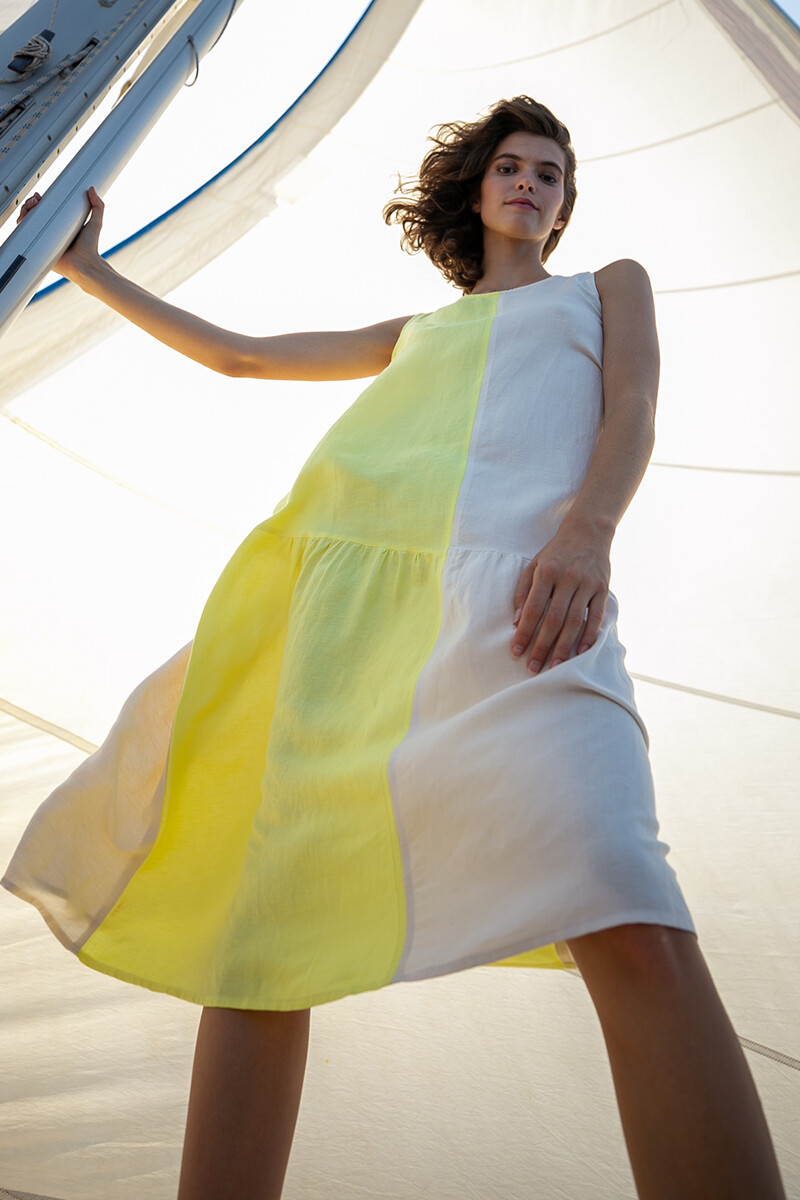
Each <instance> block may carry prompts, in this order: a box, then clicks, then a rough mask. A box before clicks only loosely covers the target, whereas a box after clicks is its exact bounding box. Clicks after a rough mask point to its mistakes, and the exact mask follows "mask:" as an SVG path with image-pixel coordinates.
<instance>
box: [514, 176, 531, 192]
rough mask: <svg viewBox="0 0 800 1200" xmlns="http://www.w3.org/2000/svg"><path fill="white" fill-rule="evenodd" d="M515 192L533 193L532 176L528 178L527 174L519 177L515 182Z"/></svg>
mask: <svg viewBox="0 0 800 1200" xmlns="http://www.w3.org/2000/svg"><path fill="white" fill-rule="evenodd" d="M517 191H520V192H532V191H535V188H534V186H533V176H530V178H529V177H528V175H527V174H522V175H520V177H519V179H518V180H517Z"/></svg>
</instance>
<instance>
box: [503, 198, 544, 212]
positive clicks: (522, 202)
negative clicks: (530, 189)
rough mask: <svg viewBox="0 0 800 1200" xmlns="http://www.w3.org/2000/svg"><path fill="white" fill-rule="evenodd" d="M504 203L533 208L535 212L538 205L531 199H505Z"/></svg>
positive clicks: (537, 209)
mask: <svg viewBox="0 0 800 1200" xmlns="http://www.w3.org/2000/svg"><path fill="white" fill-rule="evenodd" d="M506 204H516V205H517V207H518V208H534V209H536V211H537V212H538V211H539V207H538V205H536V204H534V203H533V201H532V200H522V199H519V200H506Z"/></svg>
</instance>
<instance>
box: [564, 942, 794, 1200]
mask: <svg viewBox="0 0 800 1200" xmlns="http://www.w3.org/2000/svg"><path fill="white" fill-rule="evenodd" d="M569 946H570V950H571V951H572V955H573V957H574V959H575V962H576V963H577V964H578V967H579V969H580V971H581V974H582V975H583V978H584V980H585V982H586V985H587V987H588V989H589V993H590V995H591V997H592V1000H593V1001H594V1004H595V1007H596V1009H597V1015H598V1017H599V1018H600V1024H601V1026H602V1030H603V1036H604V1037H605V1041H606V1046H607V1048H608V1054H609V1059H610V1062H611V1071H612V1074H613V1077H614V1086H615V1089H616V1093H617V1103H618V1105H619V1111H620V1116H621V1118H622V1126H623V1130H624V1133H625V1141H626V1143H627V1147H628V1153H629V1155H630V1159H631V1166H632V1169H633V1175H634V1179H635V1181H636V1187H637V1190H638V1193H639V1196H640V1200H754V1198H755V1197H758V1200H785V1193H784V1190H783V1186H782V1184H781V1179H780V1174H779V1171H778V1164H777V1162H776V1159H775V1153H774V1150H773V1148H772V1142H771V1140H770V1135H769V1131H768V1129H767V1124H766V1120H765V1118H764V1113H763V1110H762V1108H761V1102H760V1100H759V1098H758V1093H757V1092H756V1088H755V1084H754V1083H753V1078H752V1076H751V1074H750V1069H749V1067H748V1065H747V1062H746V1060H745V1057H744V1054H743V1052H742V1049H741V1047H740V1045H739V1043H738V1041H737V1039H736V1034H735V1033H734V1030H733V1027H732V1025H731V1023H730V1020H729V1018H728V1015H727V1013H726V1012H725V1009H724V1008H723V1006H722V1001H721V1000H720V998H719V995H718V994H717V990H716V988H715V987H714V983H713V980H712V979H711V975H710V973H709V971H708V967H707V966H706V962H705V959H704V958H703V955H702V954H701V952H700V949H699V947H698V944H697V940H696V939H695V937H694V935H693V934H691V933H687V932H686V931H685V930H678V929H668V928H665V927H663V926H660V925H621V926H618V927H617V928H614V929H604V930H602V931H601V932H599V933H592V934H588V935H587V936H586V937H581V938H575V939H573V940H572V941H571V942H570V943H569Z"/></svg>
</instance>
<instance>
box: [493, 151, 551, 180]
mask: <svg viewBox="0 0 800 1200" xmlns="http://www.w3.org/2000/svg"><path fill="white" fill-rule="evenodd" d="M499 158H513V159H514V161H515V162H522V161H523V160H522V155H520V154H496V155H495V157H494V158H493V159H492V162H493V163H496V162H497V160H498V159H499ZM536 165H537V166H539V167H555V169H556V170H557V171H559V172H560V173H561V174H562V175H563V174H564V168H563V167H562V166H560V165H559V163H557V162H550V161H549V160H547V159H544V160H542V159H537V160H536Z"/></svg>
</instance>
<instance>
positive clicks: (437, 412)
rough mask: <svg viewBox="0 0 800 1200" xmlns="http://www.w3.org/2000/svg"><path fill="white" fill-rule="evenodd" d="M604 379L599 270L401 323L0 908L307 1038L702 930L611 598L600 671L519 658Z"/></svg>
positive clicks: (49, 820)
mask: <svg viewBox="0 0 800 1200" xmlns="http://www.w3.org/2000/svg"><path fill="white" fill-rule="evenodd" d="M602 351H603V331H602V313H601V306H600V299H599V296H598V294H597V290H596V287H595V284H594V277H593V275H592V274H591V273H590V272H585V273H583V274H579V275H575V276H572V277H562V276H551V277H549V278H547V279H545V280H541V281H539V282H537V283H533V284H529V285H528V286H527V287H520V288H516V289H514V290H511V291H506V292H500V293H490V294H482V295H476V296H470V295H467V296H464V297H462V298H461V299H459V300H457V301H456V302H455V303H452V304H449V305H448V306H446V307H445V308H442V309H440V310H439V311H437V312H434V313H429V314H421V315H418V316H416V317H414V318H413V319H412V320H411V321H409V322H408V324H407V325H406V326H405V328H404V329H403V332H402V334H401V336H400V339H399V341H398V343H397V346H396V348H395V353H394V356H393V360H392V362H391V364H390V365H389V366H388V367H387V368H386V370H384V371H383V372H382V374H381V375H379V376H378V377H377V378H376V379H375V380H374V382H372V383H371V384H370V385H369V387H367V389H366V391H365V392H363V393H362V395H361V396H360V397H359V399H358V400H356V401H355V403H354V404H353V405H352V406H351V408H350V409H349V410H348V411H347V412H346V413H345V414H344V415H343V416H342V417H341V419H340V420H339V421H338V422H337V423H336V424H335V425H334V426H333V427H332V428H331V430H330V431H329V432H328V433H327V435H326V436H325V437H324V438H323V440H322V442H321V443H320V444H319V446H318V447H317V448H316V450H314V452H313V453H312V455H311V457H310V458H309V460H308V462H307V463H306V465H305V466H304V467H303V469H302V471H301V472H300V475H299V477H298V479H297V481H296V483H295V486H294V488H293V489H292V491H291V493H290V495H289V496H288V497H287V499H286V500H285V501H284V502H283V503H282V505H281V506H279V508H278V509H277V510H276V512H275V514H274V515H273V516H272V517H271V518H270V519H269V520H267V521H266V522H264V523H263V524H262V525H259V526H258V527H257V528H256V529H255V530H254V531H253V532H252V533H251V534H250V535H249V537H248V538H247V539H246V540H245V541H244V543H243V544H242V545H241V546H240V548H239V549H238V550H237V551H236V553H235V554H234V556H233V558H232V559H231V561H230V563H229V564H228V566H227V567H226V568H225V570H224V572H223V573H222V575H221V577H220V579H219V581H218V583H217V585H216V587H215V588H214V591H213V592H212V594H211V596H210V598H209V600H208V603H207V605H206V608H205V610H204V613H203V616H202V619H201V622H200V625H199V628H198V631H197V636H196V638H195V641H194V643H193V645H192V646H191V647H187V648H185V649H184V650H183V651H181V652H180V653H179V654H178V655H176V656H175V658H174V659H172V660H171V661H170V662H169V663H167V664H165V665H164V667H162V668H160V669H159V670H158V671H156V672H155V674H154V675H152V676H151V677H150V678H149V679H148V680H145V682H144V683H143V684H141V685H140V687H139V688H138V689H137V690H136V692H134V694H133V696H132V697H131V698H130V699H129V701H128V702H127V703H126V705H125V707H124V708H123V710H122V713H121V714H120V717H119V719H118V721H117V723H116V725H115V726H114V728H113V729H112V731H111V733H110V734H109V737H108V739H107V740H106V742H105V743H104V744H103V746H102V747H101V748H100V749H99V750H98V751H97V753H95V754H94V755H92V756H91V757H90V758H89V759H87V760H86V761H85V762H84V763H83V764H82V765H81V766H80V767H79V768H78V769H77V771H75V772H74V773H73V775H72V776H71V777H70V779H69V780H67V782H66V783H65V784H63V785H62V786H61V787H60V788H58V789H57V790H56V791H55V792H54V793H53V795H52V796H51V797H50V798H49V799H48V800H47V801H46V802H45V803H44V805H42V807H41V808H40V809H39V811H38V812H37V813H36V814H35V816H34V818H33V820H32V821H31V823H30V825H29V827H28V830H27V831H26V833H25V835H24V837H23V840H22V842H21V843H20V846H19V848H18V850H17V852H16V854H15V856H14V859H13V860H12V863H11V865H10V867H9V869H8V873H7V875H6V877H5V878H4V880H3V883H4V884H5V886H6V887H8V888H9V889H10V890H11V891H13V892H15V893H17V894H18V895H20V896H21V897H23V898H24V899H26V900H28V901H30V902H31V903H33V904H35V905H36V906H37V907H38V908H39V909H40V910H41V912H42V913H43V915H44V916H45V919H46V920H47V922H48V924H49V925H50V927H51V928H52V929H53V931H54V932H55V933H56V935H57V936H58V937H59V938H60V940H61V941H62V942H63V943H64V944H65V945H66V946H68V947H69V948H70V949H71V950H73V951H74V952H76V953H77V954H78V955H79V957H80V958H81V959H82V961H83V962H85V963H87V964H88V965H89V966H91V967H94V968H96V969H98V970H100V971H104V972H107V973H108V974H111V975H115V976H117V977H119V978H121V979H125V980H129V981H131V982H134V983H137V984H141V985H143V986H145V987H149V988H153V989H155V990H158V991H163V992H169V993H172V994H174V995H177V996H181V997H183V998H185V999H188V1000H191V1001H195V1002H197V1003H202V1004H206V1005H221V1006H229V1007H239V1008H265V1009H295V1008H302V1007H306V1006H308V1005H313V1004H319V1003H322V1002H324V1001H329V1000H333V999H335V998H337V997H339V996H342V995H345V994H348V993H353V992H359V991H364V990H368V989H373V988H379V987H382V986H384V985H385V984H388V983H391V982H395V981H399V980H410V979H422V978H425V977H429V976H434V975H439V974H444V973H447V972H451V971H458V970H461V969H464V968H467V967H471V966H474V965H478V964H481V963H484V964H486V963H498V962H501V963H511V964H514V965H531V966H545V967H567V968H570V967H573V966H574V964H573V963H572V960H571V958H570V956H569V951H568V947H567V946H566V945H565V943H566V942H567V940H568V939H570V938H573V937H577V936H579V935H581V934H586V933H590V932H593V931H595V930H598V929H602V928H606V927H608V926H613V925H619V924H626V923H629V922H648V923H656V924H662V925H670V926H674V927H677V928H680V929H686V930H690V931H692V932H694V927H693V924H692V920H691V917H690V915H689V912H688V909H687V906H686V904H685V902H684V899H683V896H682V894H681V890H680V887H679V885H678V883H677V880H676V878H675V874H674V872H673V870H672V868H671V867H670V866H669V864H668V863H667V861H666V854H667V849H668V847H667V846H666V845H664V844H663V843H662V842H660V841H659V839H658V824H657V821H656V816H655V807H654V799H653V788H652V778H651V773H650V766H649V760H648V755H647V746H648V743H647V733H646V730H645V727H644V725H643V723H642V720H641V717H640V715H639V713H638V712H637V709H636V705H635V701H634V696H633V687H632V683H631V680H630V677H629V676H628V674H627V672H626V670H625V667H624V650H623V647H622V646H621V644H620V642H619V640H618V637H617V631H616V617H617V602H616V599H615V597H614V596H613V594H612V595H609V598H608V603H607V606H606V611H605V615H604V619H603V623H602V627H601V630H600V634H599V636H598V638H597V641H596V643H595V644H594V645H593V646H592V647H591V648H590V649H589V650H588V651H586V652H584V653H583V654H581V655H577V654H576V650H577V641H576V645H575V646H574V647H573V651H572V654H571V657H570V658H569V659H568V661H566V662H564V663H562V664H560V665H559V666H557V667H555V668H552V669H550V668H549V666H548V664H545V668H546V669H544V670H543V671H542V672H541V673H540V674H539V675H537V676H533V675H531V674H530V673H529V672H528V670H527V669H526V666H525V656H523V659H522V661H520V660H518V659H515V658H514V657H513V656H512V655H511V652H510V643H511V638H512V635H513V626H512V616H513V611H512V610H513V597H514V591H515V587H516V584H517V580H518V578H519V575H520V572H521V571H522V569H523V567H524V566H525V564H526V563H527V562H528V561H529V560H530V559H531V558H532V557H533V556H534V555H535V554H536V553H537V552H538V551H539V550H540V549H541V548H542V547H543V546H544V545H545V543H546V542H547V541H549V539H550V538H552V537H553V535H554V534H555V533H556V531H557V529H558V527H559V524H560V522H561V520H562V519H563V517H564V515H565V513H566V512H567V511H568V510H569V508H570V505H571V503H572V502H573V500H574V498H575V496H576V494H577V492H578V489H579V488H580V486H581V483H582V482H583V480H584V478H585V476H586V472H587V469H588V467H589V463H590V461H591V458H592V454H593V451H594V448H595V444H596V440H597V437H598V433H599V431H600V428H601V424H602V416H603V383H602ZM187 659H188V666H187Z"/></svg>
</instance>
